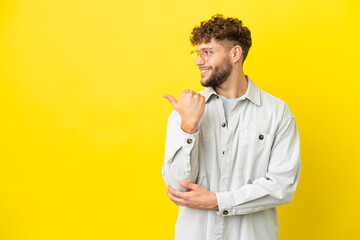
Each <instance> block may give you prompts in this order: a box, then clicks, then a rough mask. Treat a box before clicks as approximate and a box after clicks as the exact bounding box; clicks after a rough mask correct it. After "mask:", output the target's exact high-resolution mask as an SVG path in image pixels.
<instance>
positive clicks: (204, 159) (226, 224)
mask: <svg viewBox="0 0 360 240" xmlns="http://www.w3.org/2000/svg"><path fill="white" fill-rule="evenodd" d="M246 78H247V81H248V89H247V91H246V93H245V94H244V95H243V96H242V98H240V101H238V102H237V103H236V105H235V107H234V108H233V109H232V111H231V112H230V118H229V119H228V123H227V124H226V121H225V115H224V109H223V104H222V101H221V99H220V98H219V97H218V96H217V93H216V92H215V91H214V89H212V88H206V89H204V90H203V91H201V92H200V94H202V95H203V96H205V102H206V106H205V112H204V115H203V116H202V118H201V120H200V122H199V130H198V132H196V133H195V134H188V133H186V132H184V131H183V130H182V129H181V117H180V115H179V114H178V113H177V112H176V111H173V112H172V113H171V115H170V117H169V120H168V127H167V135H166V147H165V162H164V165H163V168H162V174H163V178H164V180H165V183H166V185H171V186H172V187H173V188H174V189H177V190H180V191H186V190H187V189H184V188H183V187H181V186H180V185H179V180H186V181H189V182H192V183H196V184H199V185H201V186H202V187H204V188H206V189H208V190H209V191H211V192H214V193H215V194H216V197H217V201H218V206H219V210H218V211H215V210H199V209H192V208H187V207H181V206H180V207H179V216H178V219H177V222H176V226H175V239H176V240H220V239H224V240H240V239H241V240H273V239H274V240H275V239H278V229H279V228H278V219H277V212H276V208H275V207H276V206H279V205H282V204H286V203H289V202H291V200H292V198H293V196H294V192H295V189H296V185H297V183H298V180H299V175H300V140H299V133H298V129H297V126H296V123H295V118H294V116H293V115H292V114H291V112H290V109H289V107H288V106H287V105H286V104H285V102H284V101H282V100H280V99H279V98H276V97H274V96H272V95H270V94H268V93H266V92H264V91H262V90H260V89H259V88H258V87H257V86H256V85H255V84H254V82H252V80H251V79H250V78H249V77H248V76H246Z"/></svg>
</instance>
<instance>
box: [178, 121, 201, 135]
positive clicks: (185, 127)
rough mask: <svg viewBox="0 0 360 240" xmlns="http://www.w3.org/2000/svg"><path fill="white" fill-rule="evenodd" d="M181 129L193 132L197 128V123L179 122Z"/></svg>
mask: <svg viewBox="0 0 360 240" xmlns="http://www.w3.org/2000/svg"><path fill="white" fill-rule="evenodd" d="M181 129H182V130H183V131H184V132H186V133H189V134H194V133H196V132H197V131H198V130H199V129H198V125H197V124H188V123H186V122H184V121H182V122H181Z"/></svg>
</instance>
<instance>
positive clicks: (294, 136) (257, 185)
mask: <svg viewBox="0 0 360 240" xmlns="http://www.w3.org/2000/svg"><path fill="white" fill-rule="evenodd" d="M299 176H300V139H299V132H298V128H297V125H296V122H295V118H294V117H293V116H292V115H291V113H290V118H287V119H285V120H284V121H282V122H281V124H280V125H279V128H278V130H277V133H276V135H275V139H274V143H273V146H272V150H271V155H270V160H269V166H268V171H267V173H266V174H265V176H264V177H261V178H258V179H255V180H254V181H253V182H252V183H251V184H245V185H243V186H242V187H240V188H239V189H237V190H235V191H229V192H219V193H216V196H217V200H218V206H219V210H218V211H217V214H218V215H227V216H231V215H241V214H249V213H254V212H258V211H262V210H265V209H268V208H274V207H276V206H279V205H282V204H286V203H289V202H291V201H292V199H293V196H294V193H295V189H296V186H297V183H298V181H299Z"/></svg>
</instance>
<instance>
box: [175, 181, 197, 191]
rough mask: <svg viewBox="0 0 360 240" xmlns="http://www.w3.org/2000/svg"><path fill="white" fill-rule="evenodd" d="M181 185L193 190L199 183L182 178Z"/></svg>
mask: <svg viewBox="0 0 360 240" xmlns="http://www.w3.org/2000/svg"><path fill="white" fill-rule="evenodd" d="M179 183H180V186H182V187H184V188H189V189H191V190H194V189H195V188H196V187H197V186H198V185H197V184H193V183H191V182H188V181H185V180H181V181H179Z"/></svg>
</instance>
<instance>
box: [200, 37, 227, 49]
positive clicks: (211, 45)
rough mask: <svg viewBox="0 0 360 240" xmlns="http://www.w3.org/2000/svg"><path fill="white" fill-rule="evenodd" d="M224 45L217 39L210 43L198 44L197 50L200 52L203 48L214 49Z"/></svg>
mask: <svg viewBox="0 0 360 240" xmlns="http://www.w3.org/2000/svg"><path fill="white" fill-rule="evenodd" d="M221 46H222V45H220V43H219V42H218V41H216V40H215V39H213V38H212V39H211V41H210V42H207V43H205V42H202V43H200V44H198V45H197V46H196V48H197V49H198V50H199V49H202V48H212V47H221Z"/></svg>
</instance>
